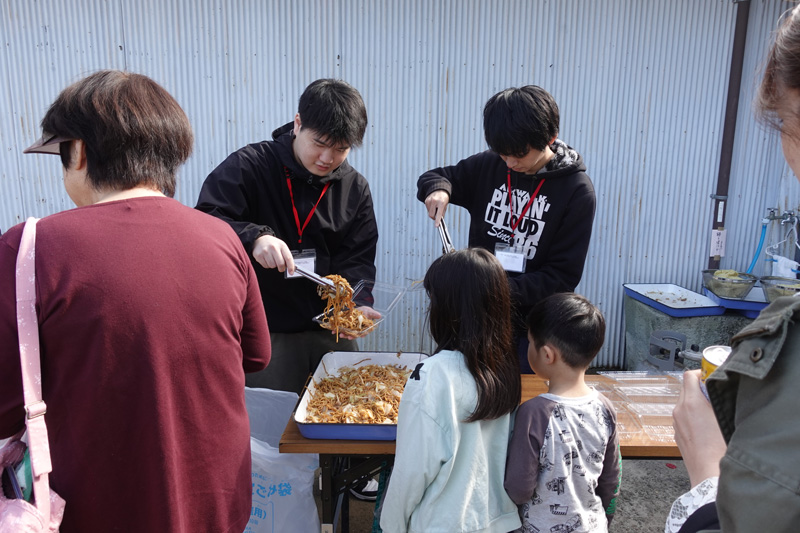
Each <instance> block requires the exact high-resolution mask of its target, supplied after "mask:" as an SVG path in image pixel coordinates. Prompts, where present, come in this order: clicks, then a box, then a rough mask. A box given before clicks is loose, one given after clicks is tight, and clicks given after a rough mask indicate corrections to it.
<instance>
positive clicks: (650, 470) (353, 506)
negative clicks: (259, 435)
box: [317, 459, 690, 533]
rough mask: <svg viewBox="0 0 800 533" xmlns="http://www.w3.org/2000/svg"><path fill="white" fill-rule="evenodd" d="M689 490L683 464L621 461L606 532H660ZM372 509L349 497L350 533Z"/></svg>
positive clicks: (365, 529) (358, 532) (359, 532)
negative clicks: (617, 490) (611, 517)
mask: <svg viewBox="0 0 800 533" xmlns="http://www.w3.org/2000/svg"><path fill="white" fill-rule="evenodd" d="M689 488H690V487H689V476H688V475H687V473H686V468H685V467H684V465H683V461H678V460H671V459H623V460H622V486H621V487H620V495H619V499H618V500H617V512H616V514H615V516H614V520H613V521H612V522H611V526H610V527H609V533H661V532H663V531H664V522H665V520H666V517H667V512H668V511H669V508H670V506H671V505H672V502H673V501H674V500H675V498H677V497H678V496H680V495H681V494H683V493H684V492H686V491H687V490H689ZM318 492H319V491H317V493H318ZM317 506H318V508H319V495H318V494H317ZM374 510H375V504H374V503H367V502H361V501H358V500H356V499H354V498H350V531H351V533H370V532H371V531H372V520H373V513H374ZM337 531H338V529H337Z"/></svg>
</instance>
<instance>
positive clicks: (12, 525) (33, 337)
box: [0, 218, 65, 533]
mask: <svg viewBox="0 0 800 533" xmlns="http://www.w3.org/2000/svg"><path fill="white" fill-rule="evenodd" d="M36 222H38V220H37V219H35V218H29V219H28V220H27V221H26V222H25V227H24V229H23V230H22V240H21V241H20V244H19V252H18V254H17V273H16V281H17V329H18V331H19V355H20V363H21V365H22V386H23V391H24V397H25V425H26V427H27V430H28V451H29V453H30V459H31V471H32V474H33V495H34V502H35V504H31V503H28V502H27V501H25V500H24V499H22V498H13V499H9V498H7V497H6V496H5V494H4V493H3V490H0V533H12V532H13V533H44V532H57V531H58V528H59V526H60V525H61V519H62V518H63V517H64V506H65V502H64V500H63V499H62V498H61V497H60V496H59V495H58V494H56V493H55V492H54V491H53V490H51V489H50V480H49V476H48V475H49V473H50V472H51V471H52V470H53V466H52V464H51V462H50V443H49V441H48V440H47V426H46V425H45V423H44V414H45V410H46V406H45V404H44V402H43V401H42V368H41V361H40V359H39V323H38V319H37V317H36V278H35V244H36ZM22 434H23V432H20V433H19V434H17V435H15V436H14V437H13V438H12V439H11V440H10V441H9V442H8V443H6V445H5V446H3V448H2V449H0V470H2V469H3V468H5V467H6V466H11V465H14V464H17V463H19V462H20V460H22V456H23V454H24V451H25V444H24V443H23V442H22V441H21V440H20V438H21V437H22Z"/></svg>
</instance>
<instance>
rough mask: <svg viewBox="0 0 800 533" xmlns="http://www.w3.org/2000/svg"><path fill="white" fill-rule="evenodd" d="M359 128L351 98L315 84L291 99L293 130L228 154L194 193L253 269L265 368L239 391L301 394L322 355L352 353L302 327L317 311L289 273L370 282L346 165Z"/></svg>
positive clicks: (334, 83) (370, 223)
mask: <svg viewBox="0 0 800 533" xmlns="http://www.w3.org/2000/svg"><path fill="white" fill-rule="evenodd" d="M366 128H367V110H366V107H365V106H364V102H363V100H362V98H361V95H360V94H359V93H358V91H357V90H356V89H355V88H353V87H352V86H350V85H349V84H347V83H345V82H343V81H340V80H332V79H320V80H317V81H315V82H313V83H311V84H310V85H309V86H308V87H307V88H306V89H305V91H304V92H303V94H302V96H301V97H300V102H299V105H298V112H297V114H296V115H295V117H294V121H293V122H290V123H289V124H286V125H284V126H282V127H280V128H278V129H276V130H275V131H274V132H272V139H273V140H271V141H262V142H260V143H255V144H250V145H248V146H245V147H244V148H241V149H240V150H237V151H236V152H234V153H232V154H231V155H230V156H228V158H227V159H226V160H225V161H223V162H222V164H220V165H219V166H218V167H217V168H216V169H214V171H213V172H211V174H209V176H208V178H207V179H206V181H205V183H204V184H203V187H202V189H201V191H200V197H199V199H198V202H197V209H199V210H201V211H204V212H206V213H209V214H211V215H214V216H216V217H218V218H221V219H222V220H225V221H226V222H228V223H229V224H230V225H231V227H232V228H233V229H234V231H235V232H236V233H237V234H238V235H239V238H240V239H241V240H242V244H244V247H245V249H246V250H247V251H248V253H249V254H250V255H251V257H252V259H253V261H254V263H255V269H256V275H257V277H258V283H259V286H260V289H261V296H262V298H263V300H264V308H265V310H266V313H267V320H268V322H269V326H270V332H271V335H272V350H273V351H272V361H271V363H270V365H269V367H268V368H266V369H265V370H264V371H262V372H259V373H255V374H248V375H247V378H246V379H247V386H249V387H266V388H270V389H278V390H287V391H294V392H297V393H298V394H302V391H303V386H304V384H305V382H306V379H307V377H308V375H309V374H310V373H312V372H313V371H314V370H315V369H316V367H317V365H318V364H319V361H320V359H321V358H322V356H323V355H324V354H325V353H327V352H328V351H331V350H336V351H350V350H356V349H357V347H356V344H355V341H354V340H351V339H346V338H340V339H339V342H338V343H337V342H336V338H335V336H334V335H332V334H331V332H330V331H327V330H324V329H322V328H320V326H319V324H317V323H316V322H314V321H313V320H312V319H313V317H314V316H316V315H319V314H320V313H322V312H323V310H324V307H325V305H324V302H323V300H322V299H321V298H320V297H319V295H318V294H317V285H315V284H314V283H313V282H311V281H309V280H307V279H306V278H303V277H299V276H297V275H296V273H295V264H298V265H300V264H302V265H303V266H305V267H306V269H307V270H311V271H314V272H316V273H317V274H320V275H322V276H325V275H329V274H338V275H341V276H343V277H344V278H346V279H347V280H348V281H349V282H350V284H351V286H352V285H355V284H356V283H357V282H358V281H359V280H362V279H369V280H374V279H375V253H376V246H377V242H378V226H377V223H376V221H375V213H374V211H373V206H372V196H371V195H370V190H369V185H368V184H367V180H366V179H365V178H364V176H362V175H361V174H359V173H358V172H357V171H356V170H355V169H354V168H353V167H351V166H350V164H349V163H348V162H347V160H346V159H347V155H348V154H349V152H350V149H351V148H352V147H353V146H360V145H361V143H362V140H363V138H364V132H365V131H366ZM293 252H294V255H293ZM300 252H302V254H300ZM287 274H288V275H289V277H287ZM362 310H363V311H365V314H367V316H369V317H376V316H379V315H377V313H376V312H375V311H373V310H372V309H369V308H362Z"/></svg>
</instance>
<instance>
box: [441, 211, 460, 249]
mask: <svg viewBox="0 0 800 533" xmlns="http://www.w3.org/2000/svg"><path fill="white" fill-rule="evenodd" d="M439 237H441V238H442V255H444V254H449V253H452V252H455V251H456V248H455V246H453V241H452V240H451V239H450V232H449V231H447V225H446V224H445V223H444V218H441V219H439Z"/></svg>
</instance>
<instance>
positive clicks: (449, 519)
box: [380, 248, 521, 533]
mask: <svg viewBox="0 0 800 533" xmlns="http://www.w3.org/2000/svg"><path fill="white" fill-rule="evenodd" d="M424 286H425V290H426V291H427V292H428V296H429V297H430V309H429V320H430V329H431V335H432V336H433V339H434V341H435V342H436V351H435V352H434V355H433V356H432V357H430V358H429V359H427V360H425V361H423V362H421V363H419V364H418V365H417V367H416V368H415V369H414V372H413V373H412V374H411V376H410V377H409V379H408V383H407V384H406V387H405V391H404V392H403V397H402V399H401V401H400V412H399V418H398V425H397V451H396V458H395V464H394V470H393V472H392V477H391V479H390V481H389V488H388V490H387V492H386V497H385V500H384V503H383V508H382V512H381V519H380V525H381V528H382V529H383V531H384V532H386V533H394V532H419V533H422V532H425V533H436V532H451V531H452V532H461V531H469V532H475V533H477V532H486V533H494V532H498V533H506V532H508V531H511V530H513V529H516V528H518V527H520V520H519V515H518V513H517V506H516V505H515V504H514V502H513V501H511V499H510V498H509V497H508V495H507V494H506V491H505V490H504V489H503V476H504V472H505V463H506V450H507V448H508V440H509V434H510V430H511V423H512V416H511V414H512V413H513V411H514V409H515V408H516V407H517V406H518V405H519V402H520V394H521V384H520V376H519V366H518V361H517V358H516V355H515V354H514V352H513V348H512V342H511V338H512V337H511V316H510V315H511V298H510V293H509V286H508V281H507V278H506V274H505V271H504V270H503V267H502V266H501V265H500V262H499V261H498V260H497V259H496V258H495V257H494V256H493V255H492V254H491V253H489V252H487V251H486V250H484V249H481V248H470V249H467V250H461V251H457V252H454V253H449V254H446V255H444V256H442V257H440V258H439V259H437V260H436V261H434V262H433V264H432V265H431V266H430V268H429V269H428V272H427V274H426V275H425V281H424Z"/></svg>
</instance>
